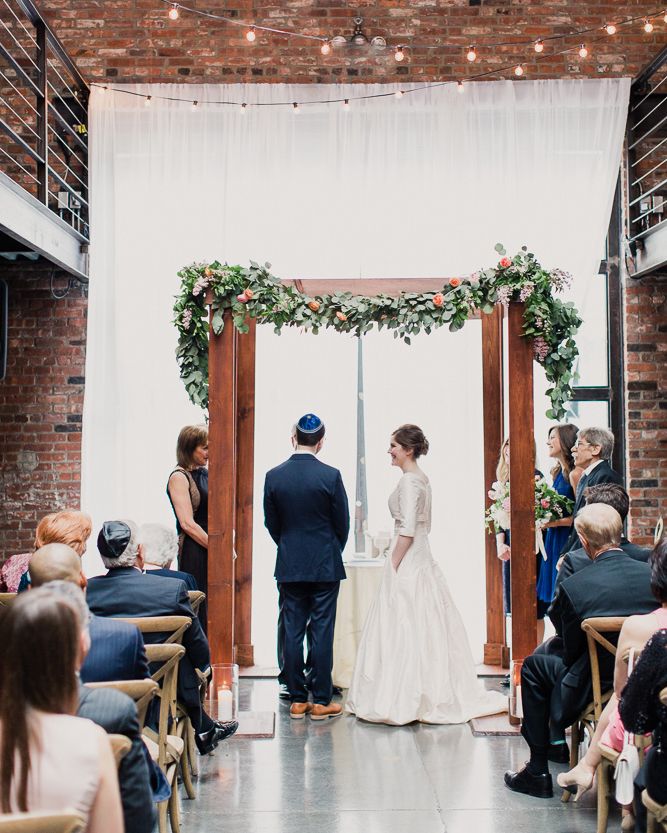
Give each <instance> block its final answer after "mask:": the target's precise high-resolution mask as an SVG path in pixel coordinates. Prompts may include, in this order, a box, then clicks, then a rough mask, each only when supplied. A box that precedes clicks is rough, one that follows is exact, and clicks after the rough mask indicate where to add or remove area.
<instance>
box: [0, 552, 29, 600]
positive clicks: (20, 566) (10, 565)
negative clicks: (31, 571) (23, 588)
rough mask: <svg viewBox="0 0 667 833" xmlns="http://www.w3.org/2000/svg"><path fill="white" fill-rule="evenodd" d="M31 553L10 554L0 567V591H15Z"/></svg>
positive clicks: (26, 569) (26, 568)
mask: <svg viewBox="0 0 667 833" xmlns="http://www.w3.org/2000/svg"><path fill="white" fill-rule="evenodd" d="M31 555H32V553H31V552H20V553H17V554H16V555H10V556H9V558H8V559H7V560H6V561H5V563H4V564H3V565H2V567H0V593H16V591H17V590H18V589H19V584H20V583H21V579H22V578H23V574H24V573H26V572H28V562H29V561H30V556H31Z"/></svg>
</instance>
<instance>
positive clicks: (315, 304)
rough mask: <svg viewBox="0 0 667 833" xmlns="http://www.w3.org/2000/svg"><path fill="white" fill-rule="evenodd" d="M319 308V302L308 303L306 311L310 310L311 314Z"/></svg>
mask: <svg viewBox="0 0 667 833" xmlns="http://www.w3.org/2000/svg"><path fill="white" fill-rule="evenodd" d="M319 308H320V302H319V301H308V309H312V311H313V312H317V311H318V310H319Z"/></svg>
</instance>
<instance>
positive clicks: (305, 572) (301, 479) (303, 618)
mask: <svg viewBox="0 0 667 833" xmlns="http://www.w3.org/2000/svg"><path fill="white" fill-rule="evenodd" d="M323 442H324V423H323V422H322V420H321V419H320V418H319V417H317V416H315V414H305V415H304V416H302V417H301V419H300V420H299V421H298V422H297V424H296V452H295V453H294V454H292V456H291V457H290V458H289V460H287V461H286V462H284V463H282V464H281V465H280V466H277V467H276V468H275V469H271V471H269V472H268V473H267V475H266V481H265V483H264V522H265V524H266V527H267V529H268V530H269V533H270V535H271V537H272V538H273V540H274V541H275V542H276V544H277V546H278V555H277V559H276V569H275V578H276V581H277V582H278V590H279V592H280V595H281V599H282V614H283V623H284V628H285V643H284V644H285V651H284V666H283V675H284V678H285V682H286V684H287V687H288V689H289V695H290V699H291V701H292V705H291V707H290V717H292V718H294V719H300V718H303V717H305V715H306V714H310V717H311V719H312V720H327V719H329V718H332V717H338V715H339V714H341V712H342V707H341V706H340V705H339V704H337V703H332V702H331V694H332V682H331V668H332V665H333V634H334V623H335V621H336V600H337V598H338V589H339V586H340V581H341V579H344V578H345V568H344V567H343V558H342V552H343V549H344V547H345V543H346V541H347V536H348V533H349V529H350V514H349V508H348V502H347V495H346V493H345V487H344V486H343V480H342V478H341V475H340V472H339V471H338V469H335V468H333V467H332V466H327V465H326V464H324V463H321V462H320V461H319V460H318V459H317V457H316V455H317V454H318V453H319V451H320V449H321V448H322V444H323ZM309 622H310V636H311V663H312V677H311V689H312V693H313V703H312V704H311V703H309V702H308V690H307V688H306V678H305V669H304V657H303V640H304V636H305V633H306V627H307V626H308V623H309Z"/></svg>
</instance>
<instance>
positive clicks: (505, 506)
mask: <svg viewBox="0 0 667 833" xmlns="http://www.w3.org/2000/svg"><path fill="white" fill-rule="evenodd" d="M503 509H504V510H505V512H509V511H510V499H509V498H508V497H506V498H505V500H504V501H503Z"/></svg>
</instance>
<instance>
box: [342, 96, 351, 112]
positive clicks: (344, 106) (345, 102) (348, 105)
mask: <svg viewBox="0 0 667 833" xmlns="http://www.w3.org/2000/svg"><path fill="white" fill-rule="evenodd" d="M349 109H350V99H349V98H346V99H345V101H344V102H343V110H349Z"/></svg>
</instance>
